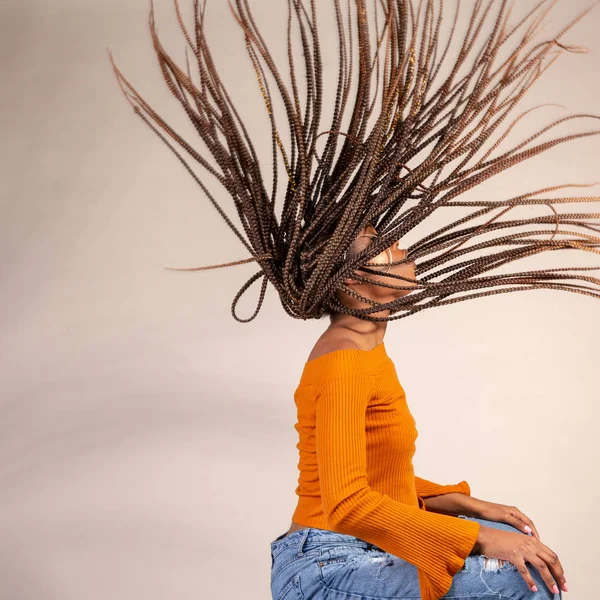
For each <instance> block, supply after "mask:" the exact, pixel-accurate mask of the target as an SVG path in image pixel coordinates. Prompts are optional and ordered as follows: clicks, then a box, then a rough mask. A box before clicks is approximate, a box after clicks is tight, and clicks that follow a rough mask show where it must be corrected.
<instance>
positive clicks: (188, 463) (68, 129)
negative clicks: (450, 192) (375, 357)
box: [0, 0, 600, 600]
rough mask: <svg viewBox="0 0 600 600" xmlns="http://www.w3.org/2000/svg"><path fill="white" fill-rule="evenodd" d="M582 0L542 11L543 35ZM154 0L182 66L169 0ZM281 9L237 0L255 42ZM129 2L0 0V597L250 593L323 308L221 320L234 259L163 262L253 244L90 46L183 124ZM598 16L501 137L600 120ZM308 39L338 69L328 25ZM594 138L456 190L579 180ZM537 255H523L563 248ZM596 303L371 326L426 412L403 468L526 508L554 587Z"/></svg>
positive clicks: (141, 15) (285, 479)
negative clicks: (323, 33)
mask: <svg viewBox="0 0 600 600" xmlns="http://www.w3.org/2000/svg"><path fill="white" fill-rule="evenodd" d="M590 3H591V2H590V1H588V0H568V1H562V2H561V3H559V8H558V9H557V10H556V12H555V13H554V17H553V18H552V20H551V21H550V22H549V24H548V28H547V30H548V32H551V31H552V32H554V31H556V30H557V29H558V28H559V27H560V26H561V24H562V23H564V22H565V20H566V19H567V18H568V17H569V15H574V14H575V13H576V12H578V11H580V10H582V9H583V8H584V7H585V6H588V5H589V4H590ZM156 4H157V21H158V29H159V33H160V35H161V37H162V39H163V42H164V43H165V45H166V46H167V47H168V48H169V49H170V50H171V52H172V54H173V55H174V57H176V58H177V59H178V60H179V62H180V64H182V65H183V64H185V63H184V51H183V48H184V40H183V37H182V35H181V34H180V33H179V31H178V29H177V26H176V21H175V18H174V14H175V13H174V9H173V5H172V3H171V2H170V1H167V0H157V2H156ZM285 4H286V3H285V2H283V1H282V0H260V2H258V1H255V2H253V5H254V6H256V14H257V18H258V19H259V22H261V23H265V24H269V23H271V24H272V29H271V30H267V29H266V30H265V32H266V34H267V36H268V39H269V40H272V48H273V50H274V51H277V48H278V47H282V46H281V44H282V43H283V41H284V38H283V33H284V31H285V27H284V26H283V25H282V23H283V21H282V18H283V16H284V10H283V8H284V6H285ZM466 4H467V5H468V4H470V2H468V1H467V2H466ZM208 5H209V6H208V17H207V18H208V19H209V23H210V26H211V31H210V39H211V41H212V48H213V51H214V53H215V56H216V57H217V64H218V66H219V67H220V68H221V69H222V71H223V73H224V77H225V80H226V82H229V84H230V86H231V89H232V93H233V95H234V99H237V100H238V105H239V107H240V110H241V111H242V114H243V115H244V116H246V118H247V119H248V120H249V126H250V129H251V132H252V134H253V135H254V136H255V137H256V138H257V142H256V145H257V149H259V151H260V152H261V153H262V156H264V157H265V163H264V164H265V169H266V172H269V169H270V166H269V165H270V141H269V138H268V136H266V135H264V133H263V134H262V138H261V137H260V136H261V131H263V132H264V131H265V130H264V129H261V128H262V127H264V125H265V123H266V120H265V118H264V115H265V113H264V107H263V104H262V97H261V96H260V92H259V91H258V88H257V86H256V82H255V80H254V76H253V72H252V70H251V68H250V65H249V61H248V58H247V56H246V54H245V52H244V46H243V40H242V37H241V36H240V31H239V29H238V28H237V25H235V23H234V21H233V19H232V18H231V17H230V15H229V12H228V8H227V3H226V2H224V1H222V0H209V2H208ZM524 5H527V6H532V5H533V2H532V1H530V0H526V1H523V2H519V3H518V7H517V10H518V11H524V9H525V7H524ZM190 6H191V1H188V2H186V1H182V7H183V9H184V11H185V13H186V14H189V11H190ZM148 8H149V2H146V1H138V0H127V1H123V0H119V1H117V0H103V1H102V2H99V1H98V2H90V1H86V0H54V1H53V2H46V1H42V0H33V1H32V2H23V1H22V0H2V1H1V2H0V32H1V35H0V44H1V50H2V53H1V54H0V61H1V70H2V81H3V85H2V90H3V93H2V95H1V96H0V103H1V108H2V110H1V112H0V119H1V124H2V140H3V143H2V157H1V158H2V160H1V162H0V164H1V165H2V171H3V173H2V177H1V178H0V186H1V188H0V189H1V191H2V193H1V206H2V218H1V219H0V221H1V223H0V227H1V232H0V233H1V235H0V251H1V263H0V264H1V270H2V294H1V295H0V298H1V303H2V309H3V310H2V313H1V317H0V318H1V319H2V330H1V333H2V335H1V336H0V339H1V341H0V344H1V350H0V354H1V356H2V360H1V362H0V377H1V382H2V385H1V396H2V398H1V400H0V410H1V413H0V598H1V599H2V600H107V599H109V600H138V599H139V600H162V599H169V600H175V599H176V600H192V599H194V600H197V599H198V598H211V599H223V600H229V599H233V598H245V599H247V600H250V599H252V600H254V599H255V600H264V599H266V598H268V597H269V575H270V555H269V543H270V541H271V540H272V539H273V538H275V537H276V536H277V535H279V534H280V533H282V532H283V531H284V530H285V529H286V528H287V526H288V525H289V521H290V517H291V514H292V512H293V509H294V507H295V501H296V496H295V493H294V490H295V487H296V485H297V461H298V457H297V449H296V447H295V444H296V442H297V439H296V432H295V430H294V428H293V425H294V423H295V418H296V415H295V407H294V404H293V392H294V389H295V386H296V384H297V381H298V378H299V376H300V372H301V369H302V365H303V362H304V361H305V360H306V357H307V355H308V353H309V351H310V349H311V347H312V344H313V343H314V341H315V340H316V338H317V337H318V335H319V334H320V332H321V331H322V330H323V329H324V328H325V327H326V325H327V323H326V322H325V321H324V320H323V321H320V322H317V321H314V322H312V321H307V322H303V321H295V320H293V319H290V318H289V317H288V316H287V315H286V314H285V313H284V311H283V309H282V308H281V307H280V305H279V303H278V301H277V298H276V295H275V293H274V290H273V288H272V287H270V288H269V291H268V293H267V298H266V302H265V306H264V307H263V310H262V312H261V313H260V314H259V317H258V318H257V319H256V320H254V321H253V322H251V323H250V324H245V325H242V324H238V323H237V322H235V321H234V320H233V319H232V318H231V316H230V312H229V310H230V308H229V307H230V303H231V300H232V298H233V296H234V295H235V293H236V292H237V290H238V289H239V288H240V287H241V285H242V284H243V283H244V282H245V281H246V280H247V279H248V278H249V277H250V276H251V275H252V274H253V273H254V272H255V267H254V266H252V265H243V266H238V267H235V268H232V269H220V270H214V271H208V272H204V273H177V272H173V271H166V270H163V267H165V266H171V267H193V266H198V265H202V264H213V263H216V262H223V261H227V260H235V259H239V258H245V257H246V256H247V254H246V252H245V249H244V248H243V247H242V245H241V244H240V243H239V241H238V240H237V238H235V237H234V235H233V234H232V233H231V232H230V231H229V229H228V228H227V226H226V225H225V224H224V223H223V222H222V221H221V219H220V217H219V215H218V214H217V213H216V211H215V210H214V209H213V208H212V206H210V205H209V203H208V201H207V200H206V198H205V197H204V196H203V194H202V192H201V191H200V190H199V188H198V187H197V185H196V184H195V182H194V181H193V179H192V178H191V177H190V176H189V174H188V173H187V172H186V171H185V170H184V169H183V168H182V166H181V164H180V163H179V162H178V161H177V159H176V158H175V157H174V155H173V154H172V153H171V152H170V150H169V149H168V148H167V147H166V146H165V145H164V144H163V143H162V142H161V141H160V140H159V139H158V138H157V137H156V136H155V134H154V133H152V131H151V130H150V129H148V128H147V127H146V126H145V125H144V123H143V122H142V121H141V120H140V119H139V118H138V117H136V116H135V115H134V113H133V112H132V110H131V108H130V106H129V104H127V102H126V101H125V99H124V98H123V96H122V95H121V93H120V91H119V88H118V85H117V82H116V79H115V77H114V75H113V72H112V69H111V66H110V62H109V59H108V54H107V51H106V47H109V48H110V49H111V50H112V51H113V53H114V56H115V60H116V61H117V64H118V65H119V67H120V68H121V69H122V70H123V72H124V73H125V75H126V76H127V77H128V78H129V79H130V80H131V81H132V83H133V84H134V85H135V86H136V87H137V89H138V90H139V91H140V92H141V93H142V94H143V95H144V97H145V98H146V99H147V100H148V101H149V102H150V103H151V104H152V105H153V106H154V107H155V108H156V109H157V110H158V111H159V112H160V113H161V114H162V115H163V116H165V118H167V120H168V121H169V122H170V123H172V124H173V125H174V126H175V127H176V128H179V129H180V130H181V131H182V132H185V133H186V134H187V136H188V138H189V139H192V140H193V139H195V138H194V137H193V132H192V130H191V127H190V125H189V124H188V123H187V121H186V117H185V115H184V114H183V111H182V110H181V107H180V106H179V104H177V103H176V101H175V100H174V99H172V98H171V96H170V94H169V92H168V90H167V88H166V86H165V84H164V83H163V81H162V79H161V76H160V73H159V69H158V66H157V63H156V59H155V57H154V55H153V51H152V46H151V42H150V37H149V33H148V28H147V16H148ZM322 12H325V11H322ZM323 21H324V22H325V21H326V19H325V18H324V19H323ZM599 25H600V9H597V10H596V11H595V12H594V13H593V14H592V15H591V16H589V17H588V18H587V19H586V20H585V21H584V22H583V23H581V24H580V25H579V26H578V27H577V28H576V30H575V31H574V32H573V33H571V34H569V35H568V36H567V38H566V41H567V42H571V43H577V44H583V45H586V46H587V47H589V48H590V49H591V52H590V53H589V54H587V55H581V54H573V55H564V56H563V57H562V58H561V59H560V60H559V61H558V63H557V64H556V65H555V66H554V67H553V68H552V70H551V71H550V72H549V73H548V74H547V75H546V77H545V78H544V79H543V80H542V82H540V84H538V86H537V87H536V88H535V89H534V90H533V91H532V93H531V94H530V96H529V97H528V99H527V100H526V102H525V103H524V104H523V109H525V108H526V107H531V106H535V105H537V104H541V103H544V102H553V103H558V104H562V105H564V106H565V107H566V108H557V107H554V108H546V109H543V110H540V111H539V112H537V113H533V116H532V120H531V121H530V125H529V126H525V125H524V128H523V129H521V130H517V131H516V132H515V133H514V134H513V135H514V136H515V137H514V138H513V139H514V140H515V141H516V140H519V139H521V138H522V136H523V134H524V132H525V131H527V130H528V129H527V127H530V126H533V128H534V129H535V128H536V127H538V126H540V125H542V124H545V123H548V122H549V121H550V120H552V119H553V118H557V117H558V116H562V115H565V114H572V113H578V112H581V113H583V112H591V113H597V114H600V103H599V102H598V93H599V92H600V76H599V75H598V73H599V72H600V69H599V65H600V57H599V56H598V50H600V40H599V37H598V29H599V27H598V26H599ZM322 42H323V44H324V47H325V49H326V52H325V56H326V61H327V69H328V72H330V73H331V72H332V70H335V61H336V56H337V55H336V49H335V37H334V36H329V37H328V38H325V37H324V38H323V40H322ZM327 49H328V50H327ZM261 119H262V120H261ZM250 120H251V122H250ZM323 123H324V124H326V123H327V121H326V120H324V121H323ZM574 127H575V129H576V128H577V127H579V128H584V129H585V128H588V129H593V128H595V127H598V128H599V129H600V126H599V125H597V124H596V122H595V121H591V120H590V121H588V122H586V123H583V124H582V125H579V126H576V125H574ZM325 128H326V127H325V126H324V127H323V129H325ZM572 130H573V128H571V129H569V127H568V126H567V127H566V128H564V129H561V130H558V131H562V132H566V131H572ZM599 150H600V137H592V138H587V139H585V140H583V141H579V142H575V143H574V144H571V145H566V146H562V147H561V148H559V149H557V150H552V151H550V152H547V153H546V154H544V155H542V157H540V158H539V159H536V160H534V161H532V162H530V163H527V164H526V165H525V166H521V167H519V168H516V169H511V171H510V175H508V176H502V177H498V178H495V180H493V181H492V182H490V183H489V184H486V185H485V186H484V187H481V188H479V189H478V190H477V192H476V194H475V196H477V195H478V197H490V198H492V197H493V198H500V197H502V198H506V197H510V196H512V195H515V194H517V193H520V192H523V191H528V190H533V189H537V188H540V187H543V186H544V185H551V184H554V183H555V184H559V183H568V182H593V181H597V180H599V179H600V177H599V176H598V153H599ZM197 172H200V170H199V169H198V171H197ZM211 185H212V184H211ZM211 189H213V190H215V192H216V193H217V194H218V197H219V198H220V199H221V200H222V201H223V203H224V205H226V206H227V207H229V209H230V212H231V214H232V215H234V216H235V212H234V211H233V210H231V203H229V201H228V198H227V196H226V195H225V194H224V193H223V192H222V191H221V190H220V189H219V188H218V187H217V186H216V185H212V187H211ZM596 189H597V188H596ZM589 193H592V192H589ZM578 208H581V210H585V207H584V205H578ZM407 241H410V240H407ZM549 258H550V255H545V256H544V257H543V261H542V262H541V263H533V262H532V264H544V265H548V266H552V265H558V264H561V265H564V264H566V263H565V261H564V258H563V259H561V258H560V257H556V258H555V259H554V262H551V264H550V262H548V261H549ZM593 258H594V257H593V256H581V258H579V259H578V260H577V261H576V264H579V265H585V264H588V265H593V264H598V261H597V260H596V261H594V260H593ZM596 275H597V274H596ZM257 292H258V288H257V287H256V286H254V287H252V288H251V290H250V292H249V293H248V296H247V297H244V298H243V299H242V302H241V303H240V313H241V314H243V315H248V314H250V313H251V312H252V311H253V310H254V299H255V298H256V297H257ZM599 315H600V303H599V302H598V301H597V300H595V299H592V298H590V297H586V296H583V295H576V294H568V293H564V292H556V291H550V290H541V291H535V292H529V293H521V294H517V293H515V294H505V295H498V296H495V297H489V298H484V299H479V300H475V301H469V302H465V303H461V304H457V305H454V306H450V307H444V308H441V309H437V310H435V311H433V310H431V311H424V312H423V313H420V314H419V315H416V316H413V317H412V318H409V319H403V320H400V321H397V322H393V323H391V324H390V325H389V328H388V335H387V337H386V346H387V349H388V353H389V354H390V356H391V357H392V358H393V359H394V361H395V362H396V365H397V369H398V373H399V375H400V378H401V382H402V384H403V386H404V387H405V389H406V391H407V397H408V402H409V406H410V407H411V410H412V412H413V414H414V416H415V418H416V421H417V425H418V429H419V438H418V442H417V454H416V457H415V469H416V472H417V473H418V474H419V475H421V476H422V477H426V478H428V479H432V480H435V481H438V482H440V483H455V482H457V481H459V480H460V479H463V478H464V479H466V480H468V481H469V483H470V484H471V487H472V493H473V495H474V496H476V497H478V498H483V499H485V500H490V501H495V502H501V503H509V504H515V505H517V506H518V507H519V508H521V510H523V511H524V512H525V513H526V514H527V515H529V516H530V517H531V518H532V519H533V521H534V522H535V524H536V525H537V527H538V529H539V531H540V534H541V537H542V541H543V542H544V543H546V544H547V545H548V546H550V547H551V548H552V549H553V550H555V551H556V552H557V553H558V555H559V557H560V559H561V560H562V563H563V565H564V567H565V572H566V575H567V578H568V582H569V586H570V589H571V591H570V592H569V593H568V594H565V597H566V598H569V599H570V600H592V599H593V598H595V597H597V595H598V592H597V588H598V582H597V578H596V573H597V540H598V538H599V535H600V524H599V523H600V521H599V520H598V512H597V508H598V499H599V498H598V495H599V494H598V492H599V476H598V466H597V465H598V458H599V455H598V449H599V447H600V443H599V441H598V440H599V433H600V432H599V427H598V417H599V411H598V378H597V374H598V371H597V368H598V362H599V360H598V359H599V351H598V341H599V339H600V319H599Z"/></svg>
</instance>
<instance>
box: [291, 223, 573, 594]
mask: <svg viewBox="0 0 600 600" xmlns="http://www.w3.org/2000/svg"><path fill="white" fill-rule="evenodd" d="M361 233H368V234H376V233H377V232H376V231H375V228H374V227H373V226H371V225H368V226H367V227H365V228H364V229H363V230H362V231H361ZM372 242H373V239H372V238H370V237H357V238H356V240H355V242H354V244H353V246H352V250H354V251H360V250H362V249H364V248H365V247H366V246H367V245H368V244H370V243H372ZM389 251H390V252H391V259H392V261H398V260H403V259H405V258H406V256H407V251H406V250H405V249H402V248H399V247H398V245H397V244H393V245H391V246H390V247H389ZM370 262H372V263H380V264H381V265H382V266H381V271H382V274H381V275H371V274H369V273H361V275H364V276H365V277H367V278H369V279H373V280H375V279H378V280H380V281H382V282H384V283H391V284H394V285H403V284H402V283H401V282H400V280H397V279H394V278H392V277H386V276H385V273H384V272H385V270H386V266H387V264H388V262H389V258H388V252H386V251H383V252H382V253H381V254H379V255H377V256H376V257H375V258H373V259H371V261H370ZM371 268H373V269H379V267H371ZM389 272H390V273H393V274H396V275H401V276H403V277H408V278H411V279H415V264H414V263H412V262H407V263H403V264H400V265H394V266H392V267H390V270H389ZM344 283H345V284H346V285H348V286H349V287H351V288H354V289H356V291H357V292H358V293H360V294H361V295H362V296H365V297H367V298H370V299H372V300H376V301H377V302H390V301H391V300H393V299H395V298H399V297H401V296H405V295H407V294H410V293H411V291H412V290H410V289H408V290H394V289H389V288H384V287H381V286H378V285H373V284H370V283H364V282H359V281H358V280H356V279H353V278H351V277H347V278H345V279H344ZM406 285H411V284H410V282H407V283H406ZM415 285H417V282H416V281H415ZM338 298H339V300H340V301H341V302H342V303H343V304H345V305H346V306H348V307H349V308H366V307H368V306H369V305H368V304H367V303H365V302H362V301H359V300H357V299H356V298H354V297H352V296H349V295H348V294H345V293H343V292H339V291H338ZM372 314H374V315H375V316H388V315H389V314H390V311H389V310H387V309H386V310H383V311H380V312H376V313H372ZM386 330H387V321H380V322H376V323H375V322H372V321H364V320H362V319H358V318H357V317H354V316H352V315H346V314H334V315H331V317H330V324H329V327H328V328H327V329H326V330H325V331H324V332H323V334H322V335H321V336H320V337H319V339H318V340H317V342H316V344H315V346H314V348H313V349H312V351H311V353H310V355H309V357H308V360H313V359H315V358H318V357H319V356H321V355H323V354H326V353H328V352H333V351H335V350H342V349H347V348H354V349H359V350H371V349H372V348H374V347H375V346H377V345H379V344H380V343H382V342H383V339H384V336H385V332H386ZM425 503H426V509H427V510H428V511H431V512H439V513H444V514H449V515H454V516H456V515H459V514H462V515H465V516H472V517H479V518H482V519H486V520H490V521H497V522H503V523H508V524H509V525H512V526H513V527H516V528H518V529H522V530H524V531H525V532H529V531H530V532H532V535H531V536H529V535H522V534H521V533H516V532H511V531H502V530H499V529H495V528H493V527H487V526H484V525H480V530H479V535H478V537H477V540H476V542H475V545H474V546H473V549H472V550H471V554H482V555H485V557H486V564H487V558H488V557H489V558H497V559H500V561H499V563H500V565H502V564H504V561H509V562H511V563H512V564H513V565H515V567H516V568H517V570H518V571H519V573H520V574H521V576H522V577H523V579H524V580H525V581H526V583H527V585H528V586H529V588H530V589H532V590H533V591H534V592H535V591H537V588H536V586H535V583H534V580H533V578H532V577H531V574H530V573H529V570H528V569H527V566H526V564H525V563H526V562H528V563H530V564H531V565H533V566H535V567H536V568H537V570H538V571H539V573H540V575H541V576H542V578H543V580H544V582H545V583H546V585H547V586H548V588H549V589H550V591H552V592H553V593H555V594H557V593H558V588H557V587H556V585H557V583H560V585H561V588H562V590H563V591H565V592H566V591H568V589H567V581H566V577H565V574H564V569H563V567H562V565H561V563H560V560H559V558H558V556H557V555H556V553H555V552H553V551H552V550H551V549H550V548H549V547H548V546H546V545H545V544H543V543H542V542H541V541H540V537H539V534H538V532H537V529H536V528H535V525H534V524H533V522H532V521H531V520H530V519H529V518H528V517H527V516H526V515H524V514H523V513H522V512H521V511H520V510H519V509H518V508H516V507H515V506H507V505H503V504H496V503H493V502H486V501H484V500H479V499H477V498H473V497H471V496H466V495H465V494H459V493H451V494H444V495H442V496H433V497H429V498H427V499H425ZM301 527H302V525H298V524H296V523H294V522H292V526H291V527H290V531H294V530H296V529H299V528H301Z"/></svg>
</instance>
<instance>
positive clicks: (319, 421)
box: [292, 343, 480, 600]
mask: <svg viewBox="0 0 600 600" xmlns="http://www.w3.org/2000/svg"><path fill="white" fill-rule="evenodd" d="M294 400H295V402H296V407H297V411H298V422H297V423H296V425H295V426H294V427H295V429H296V430H297V431H298V434H299V438H300V441H299V442H298V444H297V446H296V447H297V448H298V450H299V455H300V462H299V463H298V468H299V470H300V475H299V478H298V487H297V488H296V494H297V495H298V504H297V506H296V510H295V511H294V514H293V516H292V520H293V521H294V522H295V523H298V524H300V525H305V526H308V527H318V528H320V529H327V530H330V531H335V532H338V533H345V534H348V535H352V536H355V537H357V538H360V539H362V540H365V541H367V542H370V543H372V544H374V545H376V546H379V547H380V548H382V549H383V550H385V551H386V552H390V553H391V554H395V555H396V556H398V557H400V558H402V559H404V560H406V561H408V562H410V563H412V564H413V565H415V566H416V567H417V568H418V573H419V585H420V590H421V597H422V598H423V600H438V599H439V598H441V597H442V596H443V595H444V594H446V593H447V592H448V590H449V588H450V586H451V585H452V577H453V575H454V574H455V573H457V572H458V571H459V570H460V569H461V568H462V566H463V565H464V562H465V558H466V557H467V556H468V555H469V553H470V551H471V549H472V548H473V546H474V544H475V541H476V540H477V536H478V533H479V527H480V526H479V523H477V522H475V521H468V520H466V519H458V518H456V517H453V516H450V515H443V514H439V513H432V512H427V510H426V508H425V503H424V502H423V497H426V496H437V495H440V494H448V493H450V492H461V493H463V494H467V495H470V488H469V485H468V483H467V482H466V481H461V482H460V483H458V484H457V485H438V484H436V483H433V482H431V481H427V480H426V479H421V478H419V477H415V474H414V470H413V465H412V457H413V455H414V453H415V440H416V438H417V436H418V431H417V428H416V426H415V420H414V419H413V416H412V414H411V413H410V410H409V408H408V405H407V403H406V396H405V393H404V389H403V388H402V386H401V385H400V382H399V381H398V377H397V374H396V369H395V366H394V363H393V362H392V361H391V359H390V358H389V357H388V356H387V353H386V350H385V346H384V344H383V343H381V344H379V345H378V346H376V347H375V348H373V349H372V350H357V349H347V350H335V351H334V352H330V353H328V354H324V355H322V356H319V357H317V358H316V359H313V360H311V361H308V362H307V363H306V364H305V365H304V370H303V372H302V376H301V378H300V384H299V386H298V388H297V389H296V392H295V394H294Z"/></svg>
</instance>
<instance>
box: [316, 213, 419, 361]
mask: <svg viewBox="0 0 600 600" xmlns="http://www.w3.org/2000/svg"><path fill="white" fill-rule="evenodd" d="M361 233H363V234H365V233H366V234H376V233H377V232H376V230H375V228H374V227H373V226H372V225H367V226H366V227H364V228H363V229H362V230H361ZM373 241H374V240H373V239H372V238H370V237H357V238H356V240H355V241H354V244H353V246H352V249H353V250H355V251H356V252H358V251H361V250H363V249H364V248H366V247H367V246H368V245H369V244H371V243H372V242H373ZM389 252H390V253H391V258H392V262H395V261H398V260H404V259H405V258H406V256H407V250H405V249H402V248H399V247H398V245H397V244H392V245H391V246H390V247H389ZM370 262H371V263H379V264H381V272H382V274H381V275H371V274H370V273H364V272H363V273H361V275H363V276H364V277H366V278H368V279H372V280H379V281H381V282H383V283H388V284H391V285H407V286H409V285H411V282H406V283H405V282H402V281H401V280H399V279H394V278H393V277H386V275H385V271H386V268H387V265H388V262H389V258H388V252H387V251H385V250H384V251H383V252H381V254H378V255H377V256H375V257H374V258H372V259H371V260H370ZM415 266H416V265H415V263H414V262H407V263H403V264H400V265H392V266H391V267H390V268H389V273H392V274H394V275H400V276H402V277H409V278H411V279H415ZM370 268H373V269H374V270H379V267H376V266H373V267H370ZM344 283H345V284H346V285H347V286H348V287H350V288H353V289H355V290H356V291H357V292H358V293H359V294H360V295H361V296H365V297H366V298H370V299H371V300H375V301H377V302H390V301H392V300H394V299H396V298H400V297H401V296H406V295H407V294H410V293H411V291H412V290H410V289H408V290H394V289H390V288H384V287H381V286H379V285H373V284H370V283H364V282H359V281H358V280H356V279H354V278H351V277H346V278H344ZM414 285H415V286H416V285H417V283H416V281H415V283H414ZM337 296H338V299H339V300H340V301H341V302H342V303H343V304H344V305H345V306H347V307H349V308H368V307H369V306H370V305H369V304H367V303H366V302H362V301H359V300H357V299H356V298H354V297H353V296H349V295H348V294H345V293H343V292H338V294H337ZM371 314H372V315H373V316H376V317H385V316H388V315H389V314H390V311H389V310H387V309H386V310H382V311H379V312H375V313H371ZM386 329H387V321H379V322H372V321H364V320H362V319H358V318H356V317H354V316H352V315H346V314H341V313H338V314H334V315H331V316H330V325H329V327H328V328H327V329H326V330H325V331H324V332H323V334H322V335H321V337H320V338H319V339H318V340H317V343H316V344H315V347H314V348H313V350H312V352H311V353H310V355H309V358H308V360H312V359H313V358H317V357H318V356H321V355H322V354H326V353H327V352H331V351H333V350H341V349H344V348H358V349H361V350H370V349H371V348H374V347H375V346H377V345H379V344H380V343H381V342H383V338H384V336H385V332H386Z"/></svg>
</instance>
